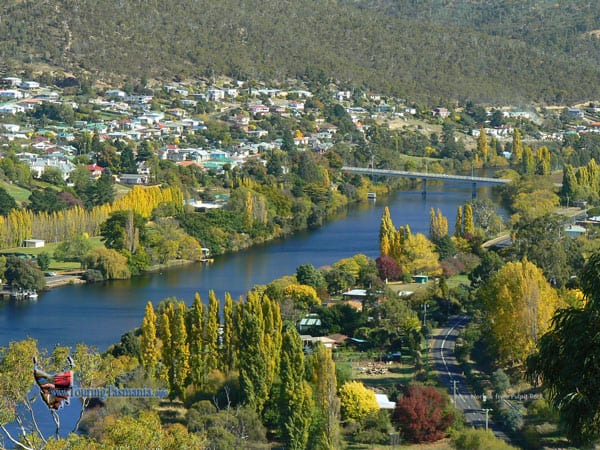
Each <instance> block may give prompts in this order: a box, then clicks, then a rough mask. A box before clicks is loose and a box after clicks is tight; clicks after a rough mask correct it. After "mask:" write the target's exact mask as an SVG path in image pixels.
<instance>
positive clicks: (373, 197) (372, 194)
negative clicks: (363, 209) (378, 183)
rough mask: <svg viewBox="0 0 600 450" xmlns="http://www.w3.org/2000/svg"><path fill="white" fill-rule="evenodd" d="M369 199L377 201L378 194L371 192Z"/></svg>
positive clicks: (368, 195)
mask: <svg viewBox="0 0 600 450" xmlns="http://www.w3.org/2000/svg"><path fill="white" fill-rule="evenodd" d="M367 198H368V199H369V200H375V199H376V198H377V194H376V193H375V192H369V193H368V194H367Z"/></svg>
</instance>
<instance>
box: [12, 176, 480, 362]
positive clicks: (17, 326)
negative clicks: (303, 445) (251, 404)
mask: <svg viewBox="0 0 600 450" xmlns="http://www.w3.org/2000/svg"><path fill="white" fill-rule="evenodd" d="M478 195H479V196H480V197H485V196H488V195H489V190H488V189H487V188H481V189H480V190H479V193H478ZM470 197H471V189H470V186H464V187H463V186H458V187H454V186H450V187H448V186H445V187H444V186H437V187H432V188H430V190H429V192H428V194H427V197H425V198H423V197H422V195H421V193H420V192H419V191H416V190H415V191H404V192H398V193H395V194H393V195H391V196H390V197H389V198H379V199H377V200H376V201H374V202H373V201H369V202H365V203H363V204H361V205H359V206H356V207H351V208H349V209H348V211H346V212H344V213H343V214H341V215H340V216H339V217H338V218H337V219H336V220H333V221H330V222H328V223H326V224H325V225H324V226H323V227H321V228H320V229H318V230H312V231H307V232H302V233H298V234H296V235H294V236H292V237H289V238H287V239H285V240H280V241H275V242H269V243H266V244H264V245H260V246H256V247H253V248H250V249H247V250H244V251H242V252H239V253H235V254H229V255H223V256H217V257H216V258H215V261H214V263H212V264H207V265H203V264H192V265H187V266H181V267H175V268H171V269H169V270H164V271H161V272H157V273H150V274H146V275H144V276H142V277H138V278H134V279H131V280H124V281H114V282H106V283H99V284H91V285H72V286H65V287H61V288H57V289H54V290H51V291H48V292H44V293H42V294H41V295H40V296H39V299H38V300H37V301H13V300H11V301H4V302H1V303H0V346H5V345H7V344H8V343H9V342H10V341H13V340H21V339H24V338H26V337H33V338H35V339H37V340H38V343H39V345H40V346H41V347H43V348H46V349H52V348H53V347H54V346H55V345H69V346H73V345H75V344H77V343H79V342H84V343H86V344H88V345H92V346H95V347H97V348H98V349H99V350H100V351H102V350H104V349H106V348H107V347H108V346H109V345H111V344H112V343H114V342H117V341H118V340H119V339H120V336H121V335H122V334H123V333H125V332H126V331H128V330H130V329H133V328H135V327H136V326H139V324H140V323H141V319H142V316H143V313H144V307H145V305H146V303H147V302H148V301H152V302H153V303H154V304H157V303H158V302H159V301H161V300H162V299H164V298H167V297H176V298H178V299H182V300H184V301H185V302H186V303H187V304H191V302H192V301H193V298H194V294H195V293H196V292H198V293H200V295H201V297H202V298H203V299H204V300H206V299H207V298H208V292H209V290H214V291H215V293H216V294H217V297H219V298H220V299H221V300H222V299H223V297H224V294H225V292H229V293H231V294H232V296H233V297H234V299H235V298H238V297H239V296H242V295H245V293H246V292H248V290H250V289H251V288H252V287H253V286H254V285H256V284H266V283H268V282H269V281H271V280H273V279H276V278H279V277H281V276H283V275H290V274H293V273H295V271H296V268H297V267H298V266H299V265H301V264H313V265H314V266H315V267H321V266H326V265H330V264H332V263H334V262H336V261H338V260H340V259H342V258H346V257H349V256H352V255H355V254H357V253H363V254H365V255H367V256H369V257H372V258H376V257H377V256H378V248H379V245H378V233H379V224H380V220H381V215H382V212H383V208H384V207H385V206H389V208H390V212H391V216H392V219H393V221H394V224H395V225H396V226H397V227H398V226H400V225H405V224H408V225H410V227H411V230H412V231H413V232H421V233H424V234H427V233H428V229H429V210H430V208H434V209H436V210H437V209H438V208H439V209H440V210H441V211H442V213H443V214H444V215H445V216H446V217H447V218H448V222H449V224H451V225H450V227H451V228H452V224H454V221H455V216H456V210H457V207H458V205H460V204H464V203H465V202H467V201H468V200H469V199H470ZM451 231H452V230H451Z"/></svg>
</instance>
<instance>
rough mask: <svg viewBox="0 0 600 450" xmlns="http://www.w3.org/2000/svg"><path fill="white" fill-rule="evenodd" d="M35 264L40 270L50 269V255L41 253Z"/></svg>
mask: <svg viewBox="0 0 600 450" xmlns="http://www.w3.org/2000/svg"><path fill="white" fill-rule="evenodd" d="M36 262H37V265H38V267H39V268H40V270H48V267H50V254H49V253H48V252H41V253H40V254H39V255H37V258H36Z"/></svg>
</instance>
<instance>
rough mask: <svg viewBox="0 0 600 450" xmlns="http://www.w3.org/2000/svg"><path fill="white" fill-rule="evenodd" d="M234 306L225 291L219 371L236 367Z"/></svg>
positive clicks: (228, 370) (227, 370)
mask: <svg viewBox="0 0 600 450" xmlns="http://www.w3.org/2000/svg"><path fill="white" fill-rule="evenodd" d="M236 315H237V314H236V306H235V304H234V303H233V299H232V298H231V294H230V293H229V292H226V293H225V305H224V306H223V347H222V351H221V355H222V356H221V358H220V363H221V368H220V369H221V371H222V372H225V373H227V372H230V371H232V370H233V369H234V368H235V367H237V362H236V346H237V333H236V326H235V322H236Z"/></svg>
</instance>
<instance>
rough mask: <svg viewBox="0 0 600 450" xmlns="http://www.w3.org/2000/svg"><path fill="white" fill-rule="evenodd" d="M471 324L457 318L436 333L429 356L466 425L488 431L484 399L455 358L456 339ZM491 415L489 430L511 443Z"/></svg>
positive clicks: (460, 317)
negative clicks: (471, 384)
mask: <svg viewBox="0 0 600 450" xmlns="http://www.w3.org/2000/svg"><path fill="white" fill-rule="evenodd" d="M468 322H469V319H468V317H467V316H458V317H454V318H451V319H450V321H449V322H448V324H447V325H446V326H445V327H444V328H438V329H436V330H434V334H433V335H432V338H431V340H430V343H431V349H430V352H431V353H430V355H431V356H432V361H433V368H434V370H435V371H436V373H437V375H438V377H439V378H440V380H441V382H442V384H443V385H444V386H446V388H447V389H448V393H449V394H450V397H451V398H452V399H453V401H455V403H456V407H457V408H458V409H460V410H462V411H463V413H464V416H465V420H466V422H467V423H468V424H470V425H471V426H473V427H474V428H485V422H486V412H485V410H484V409H483V406H482V405H481V403H482V402H483V398H482V396H481V394H476V393H474V392H473V391H472V389H471V387H470V386H469V385H468V384H467V381H466V378H465V376H464V375H463V373H462V369H461V367H460V365H459V364H458V361H457V360H456V357H455V354H454V347H455V345H456V338H457V337H458V334H459V332H460V329H461V328H463V327H464V326H465V325H466V324H467V323H468ZM489 414H490V416H489V417H488V427H489V428H490V429H491V430H493V431H494V434H495V435H496V436H497V437H499V438H500V439H503V440H505V441H509V438H508V436H506V434H504V433H503V432H502V431H501V430H500V429H499V428H498V427H497V426H496V425H495V424H494V423H493V422H492V420H491V412H490V413H489Z"/></svg>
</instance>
